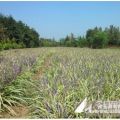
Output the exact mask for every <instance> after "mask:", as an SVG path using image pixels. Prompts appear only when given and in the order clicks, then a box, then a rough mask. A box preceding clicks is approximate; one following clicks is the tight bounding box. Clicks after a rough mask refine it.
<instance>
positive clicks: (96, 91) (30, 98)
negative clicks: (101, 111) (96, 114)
mask: <svg viewBox="0 0 120 120" xmlns="http://www.w3.org/2000/svg"><path fill="white" fill-rule="evenodd" d="M0 70H1V71H0V77H1V78H0V90H1V93H0V109H1V117H4V118H5V117H8V118H9V117H10V118H11V117H13V118H14V117H19V118H85V117H86V115H85V114H75V112H74V111H75V108H76V107H77V106H78V104H79V103H80V102H81V101H82V100H83V99H84V98H85V97H88V100H89V101H90V102H91V101H94V100H119V99H120V94H119V93H120V51H119V49H96V50H94V49H88V48H69V47H68V48H64V47H58V48H32V49H18V50H17V49H16V50H9V51H2V52H1V53H0ZM18 106H19V107H24V108H25V109H24V110H23V111H27V112H26V114H25V112H23V113H24V114H19V112H21V111H20V110H21V109H20V110H16V109H17V108H18ZM16 111H17V112H16ZM87 117H89V116H87ZM108 117H109V115H108Z"/></svg>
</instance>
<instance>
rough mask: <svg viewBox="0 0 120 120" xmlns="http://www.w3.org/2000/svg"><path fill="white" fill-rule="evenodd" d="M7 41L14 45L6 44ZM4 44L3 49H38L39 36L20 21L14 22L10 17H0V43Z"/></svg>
mask: <svg viewBox="0 0 120 120" xmlns="http://www.w3.org/2000/svg"><path fill="white" fill-rule="evenodd" d="M7 39H9V41H12V40H13V39H14V43H13V44H11V43H7ZM1 42H4V43H6V44H4V47H3V49H4V48H5V49H9V48H21V47H38V46H39V34H38V33H37V32H36V31H35V30H34V29H33V28H30V27H29V26H27V25H26V24H24V23H23V22H22V21H16V20H15V19H14V18H13V17H12V16H4V15H2V14H1V15H0V43H1Z"/></svg>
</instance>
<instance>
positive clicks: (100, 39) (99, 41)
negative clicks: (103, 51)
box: [92, 32, 108, 48]
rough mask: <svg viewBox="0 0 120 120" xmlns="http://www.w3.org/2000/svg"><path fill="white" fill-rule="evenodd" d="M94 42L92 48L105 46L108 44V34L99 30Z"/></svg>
mask: <svg viewBox="0 0 120 120" xmlns="http://www.w3.org/2000/svg"><path fill="white" fill-rule="evenodd" d="M92 42H93V43H92V48H104V47H106V46H107V44H108V39H107V35H106V34H105V33H104V32H97V33H96V34H95V35H94V36H93V41H92Z"/></svg>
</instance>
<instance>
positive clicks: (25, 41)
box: [0, 14, 120, 50]
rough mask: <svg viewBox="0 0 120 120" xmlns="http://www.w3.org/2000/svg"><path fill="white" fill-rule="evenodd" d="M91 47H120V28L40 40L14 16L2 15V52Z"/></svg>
mask: <svg viewBox="0 0 120 120" xmlns="http://www.w3.org/2000/svg"><path fill="white" fill-rule="evenodd" d="M56 46H66V47H90V48H104V47H107V46H120V28H119V27H116V26H114V25H110V26H109V27H106V28H105V29H102V28H101V27H95V28H93V29H88V30H87V31H86V35H85V36H79V37H75V36H74V34H73V33H71V34H70V35H67V36H66V37H65V38H62V39H60V40H59V41H57V40H55V39H54V38H53V39H46V38H40V35H39V33H38V32H37V31H36V30H35V29H33V28H30V27H29V26H27V25H26V24H25V23H23V22H22V21H16V20H15V19H14V18H13V17H12V16H4V15H2V14H1V15H0V50H2V49H10V48H12V49H15V48H32V47H56Z"/></svg>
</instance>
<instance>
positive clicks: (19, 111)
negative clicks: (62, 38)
mask: <svg viewBox="0 0 120 120" xmlns="http://www.w3.org/2000/svg"><path fill="white" fill-rule="evenodd" d="M51 56H52V54H50V55H48V56H47V57H46V58H45V60H44V63H43V64H42V65H41V67H40V68H39V70H38V71H37V72H36V73H35V74H34V76H33V77H32V79H33V80H38V79H40V78H41V77H42V75H43V74H44V72H45V71H46V70H47V69H48V68H49V67H50V66H51V64H50V58H51ZM12 109H13V110H14V111H15V114H14V115H11V114H10V113H8V112H2V113H1V115H2V118H27V116H28V115H29V108H28V106H24V105H22V106H13V107H12Z"/></svg>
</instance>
